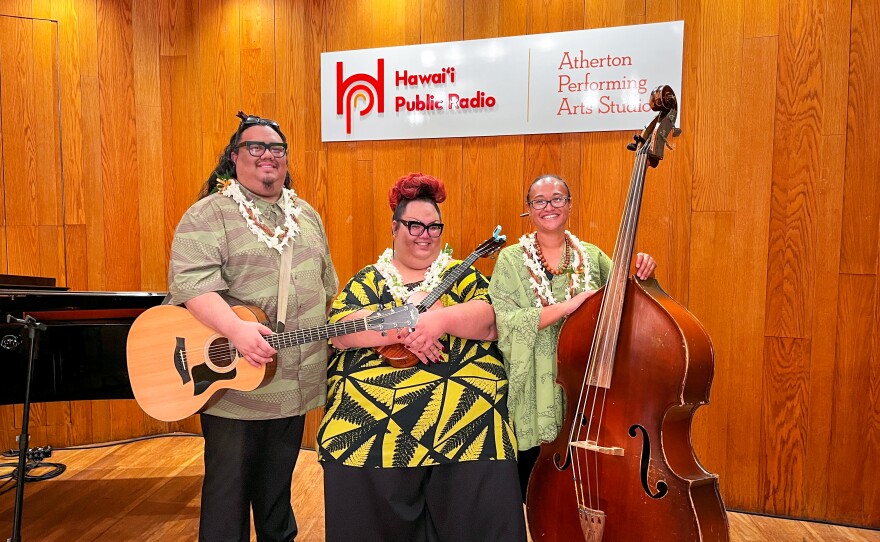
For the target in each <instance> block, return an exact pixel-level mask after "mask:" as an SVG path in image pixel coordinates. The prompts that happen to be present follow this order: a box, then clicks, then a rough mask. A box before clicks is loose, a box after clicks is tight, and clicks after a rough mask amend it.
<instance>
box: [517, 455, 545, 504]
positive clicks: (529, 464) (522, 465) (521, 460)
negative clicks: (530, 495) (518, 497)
mask: <svg viewBox="0 0 880 542" xmlns="http://www.w3.org/2000/svg"><path fill="white" fill-rule="evenodd" d="M539 455H541V447H540V446H535V447H534V448H529V449H528V450H520V451H518V452H516V468H517V470H518V471H519V490H520V491H521V492H522V501H523V502H526V489H528V487H529V476H531V475H532V469H534V468H535V463H537V462H538V456H539Z"/></svg>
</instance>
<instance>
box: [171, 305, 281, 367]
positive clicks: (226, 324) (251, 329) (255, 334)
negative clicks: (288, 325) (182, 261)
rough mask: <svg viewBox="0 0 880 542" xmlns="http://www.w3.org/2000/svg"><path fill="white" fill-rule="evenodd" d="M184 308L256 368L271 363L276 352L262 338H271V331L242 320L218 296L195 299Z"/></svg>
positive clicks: (260, 325)
mask: <svg viewBox="0 0 880 542" xmlns="http://www.w3.org/2000/svg"><path fill="white" fill-rule="evenodd" d="M184 305H186V308H187V309H188V310H189V311H190V312H191V313H192V315H193V316H195V317H196V318H197V319H198V320H199V321H200V322H201V323H203V324H205V325H206V326H208V327H210V328H212V329H216V330H217V332H218V333H220V334H221V335H223V336H224V337H226V338H227V339H229V341H230V342H232V345H233V346H235V349H236V350H238V353H239V354H240V355H241V356H242V357H243V358H244V359H246V360H247V362H248V363H250V364H251V365H253V366H254V367H260V366H262V365H265V364H266V363H269V362H270V361H272V356H274V355H275V353H276V350H275V349H274V348H272V346H271V345H269V343H268V342H266V339H264V338H263V336H264V335H271V334H272V330H271V329H269V328H268V327H266V326H264V325H263V324H260V323H258V322H248V321H245V320H242V319H241V318H239V317H238V316H237V315H236V314H235V313H234V312H233V311H232V308H231V307H230V306H229V305H227V304H226V301H224V300H223V298H222V297H220V294H218V293H217V292H208V293H204V294H202V295H200V296H196V297H194V298H192V299H190V300H189V301H187V302H185V303H184Z"/></svg>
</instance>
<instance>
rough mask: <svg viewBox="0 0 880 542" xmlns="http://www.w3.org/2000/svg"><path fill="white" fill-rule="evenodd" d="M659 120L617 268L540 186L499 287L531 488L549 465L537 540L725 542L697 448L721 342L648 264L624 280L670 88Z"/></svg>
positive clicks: (498, 274)
mask: <svg viewBox="0 0 880 542" xmlns="http://www.w3.org/2000/svg"><path fill="white" fill-rule="evenodd" d="M651 106H652V109H654V110H655V111H658V112H659V113H658V115H657V117H656V118H655V119H654V120H653V121H652V122H651V123H650V124H649V125H648V127H647V128H645V130H644V131H643V132H642V133H641V134H640V135H637V136H636V138H635V139H636V142H635V143H634V144H630V145H629V147H628V148H630V150H635V151H636V161H635V166H634V168H633V173H632V177H631V180H630V189H629V195H628V197H627V201H626V205H625V209H624V215H623V219H622V221H621V226H620V230H619V233H618V238H617V244H616V246H615V250H614V254H613V257H612V258H611V259H610V260H609V259H608V257H607V256H605V255H604V254H603V253H601V251H599V249H597V248H596V247H593V246H592V245H587V244H585V243H581V242H579V241H578V240H577V239H576V238H574V236H573V235H571V234H570V233H568V232H566V231H565V223H566V220H567V218H568V213H569V210H570V198H571V194H570V193H569V191H568V187H567V186H565V183H564V182H563V181H562V180H561V179H560V178H558V177H549V178H539V179H538V180H537V181H536V182H535V183H533V184H532V186H531V187H530V189H529V194H528V197H527V202H528V204H529V206H530V212H529V216H530V218H531V220H532V223H533V224H534V225H535V228H536V232H535V233H534V234H531V235H527V236H524V237H523V238H522V239H521V240H520V244H519V245H517V246H514V247H510V248H508V249H506V250H504V251H502V253H501V256H500V257H499V261H498V264H497V265H496V267H495V271H494V274H493V276H492V283H491V285H490V290H489V292H490V295H491V297H492V301H493V304H494V308H495V311H496V323H497V327H498V335H499V338H498V343H499V347H500V349H501V351H502V353H503V355H504V358H505V366H506V367H507V369H508V375H509V379H510V393H509V405H510V411H511V415H512V417H513V420H514V427H515V431H516V433H517V439H518V441H519V443H520V449H521V450H520V458H521V459H520V470H521V475H525V476H528V471H529V470H530V469H529V466H528V463H527V462H526V461H527V460H528V456H529V455H532V457H534V456H535V455H537V456H538V457H537V459H536V461H535V460H534V459H532V461H535V463H534V468H533V470H531V475H530V477H529V479H528V490H527V494H526V507H527V515H528V520H529V521H528V523H529V530H530V532H531V535H532V539H533V540H587V541H590V542H599V541H602V540H604V541H629V540H660V541H690V540H699V541H703V540H706V541H709V540H711V541H726V540H728V526H727V517H726V514H725V511H724V505H723V503H722V501H721V496H720V494H719V491H718V478H717V476H716V475H714V474H711V473H709V472H707V471H706V470H705V469H704V468H703V467H702V465H701V464H700V463H699V461H698V460H697V458H696V457H695V455H694V452H693V449H692V447H691V440H690V428H691V421H692V419H693V415H694V412H695V411H696V409H697V408H698V407H699V406H701V405H704V404H707V403H708V400H709V387H710V385H711V381H712V374H713V370H714V361H713V351H712V345H711V342H710V341H709V337H708V335H707V334H706V331H705V329H703V327H702V326H701V325H700V324H699V322H697V320H696V319H695V318H694V317H693V315H691V314H690V313H689V312H688V311H687V309H685V308H684V307H682V306H681V305H679V304H678V303H676V302H675V301H674V300H673V299H671V298H670V297H669V296H668V295H666V293H665V292H663V290H662V289H660V286H659V285H658V283H657V281H656V280H654V279H653V278H652V273H653V270H654V267H655V264H654V261H653V259H652V258H650V256H647V255H644V254H639V255H637V257H636V275H635V277H633V278H627V275H628V273H629V269H630V266H631V264H632V256H633V247H634V244H635V236H636V230H637V226H638V216H639V209H640V205H641V198H642V191H643V187H644V181H645V172H646V170H647V168H648V167H649V166H651V167H656V165H657V164H658V163H659V161H660V160H661V159H662V158H663V151H664V146H665V145H666V140H667V137H668V136H669V135H671V133H674V131H675V130H676V129H675V128H674V126H675V119H676V116H677V102H676V98H675V94H674V93H673V92H672V89H671V88H670V87H668V86H666V87H658V88H657V89H655V90H654V91H653V92H652V94H651ZM557 262H558V263H557ZM538 444H540V448H539V451H537V450H535V449H534V448H532V447H534V446H537V445H538ZM524 456H525V457H524ZM523 459H525V460H526V461H523ZM524 467H525V468H524Z"/></svg>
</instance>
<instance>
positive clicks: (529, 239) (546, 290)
mask: <svg viewBox="0 0 880 542" xmlns="http://www.w3.org/2000/svg"><path fill="white" fill-rule="evenodd" d="M519 244H520V246H522V250H523V263H524V264H525V266H526V270H527V271H528V273H529V284H531V286H532V290H534V292H535V306H536V307H538V308H541V307H546V306H548V305H555V304H557V303H559V301H557V300H556V297H555V296H554V295H553V288H552V287H551V284H550V280H549V279H548V278H547V275H546V273H544V270H545V269H546V270H548V271H550V273H552V274H553V275H554V276H555V275H561V274H563V273H566V274H568V288H566V291H565V299H566V300H568V299H571V297H572V296H573V295H574V294H575V293H576V292H577V291H578V289H579V288H581V287H583V286H584V285H585V284H586V277H587V276H588V274H589V272H590V262H589V260H588V259H587V258H586V255H585V254H584V253H583V251H582V249H581V241H580V239H578V238H577V237H575V236H574V235H572V233H571V232H569V231H568V230H565V245H566V248H565V250H566V257H565V261H564V262H563V264H562V266H561V267H560V268H559V269H556V270H554V269H553V268H551V267H550V266H549V265H547V263H546V262H545V260H544V256H543V254H541V252H540V251H541V248H540V244H538V242H537V234H536V233H530V234H527V235H523V236H522V237H520V238H519Z"/></svg>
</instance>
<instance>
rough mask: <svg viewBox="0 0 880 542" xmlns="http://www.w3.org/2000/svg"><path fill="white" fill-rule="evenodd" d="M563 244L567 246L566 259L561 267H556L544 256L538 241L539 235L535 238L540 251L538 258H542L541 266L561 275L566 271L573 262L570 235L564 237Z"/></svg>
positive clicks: (537, 249) (536, 248) (536, 247)
mask: <svg viewBox="0 0 880 542" xmlns="http://www.w3.org/2000/svg"><path fill="white" fill-rule="evenodd" d="M563 246H564V247H565V254H564V256H565V259H564V260H563V262H562V265H561V266H559V268H557V269H554V268H553V267H551V266H550V264H549V263H547V258H545V257H544V252H543V250H542V249H541V243H539V242H538V239H537V237H536V238H535V251H536V252H537V253H538V259H539V260H541V266H542V267H543V268H544V269H546V270H547V272H549V273H550V274H551V275H561V274H563V273H565V270H566V269H568V265H569V264H570V263H571V253H572V247H571V241H570V240H569V238H568V236H565V237H563Z"/></svg>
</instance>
